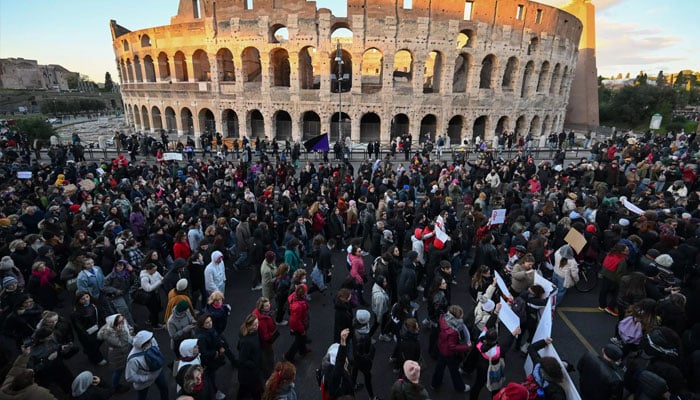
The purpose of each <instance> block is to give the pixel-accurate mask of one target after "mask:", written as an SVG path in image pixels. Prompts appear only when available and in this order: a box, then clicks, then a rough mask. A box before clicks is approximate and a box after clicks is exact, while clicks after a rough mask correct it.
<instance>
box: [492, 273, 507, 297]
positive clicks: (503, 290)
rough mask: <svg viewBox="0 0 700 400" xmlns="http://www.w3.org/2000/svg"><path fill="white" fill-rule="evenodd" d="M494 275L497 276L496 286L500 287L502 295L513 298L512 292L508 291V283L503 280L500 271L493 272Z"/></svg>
mask: <svg viewBox="0 0 700 400" xmlns="http://www.w3.org/2000/svg"><path fill="white" fill-rule="evenodd" d="M493 273H494V274H496V285H498V288H499V289H501V293H503V296H505V297H511V294H510V290H508V286H507V285H506V281H504V280H503V277H501V274H499V273H498V271H493Z"/></svg>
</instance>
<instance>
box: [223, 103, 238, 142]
mask: <svg viewBox="0 0 700 400" xmlns="http://www.w3.org/2000/svg"><path fill="white" fill-rule="evenodd" d="M221 120H222V121H223V128H224V132H223V133H224V136H226V137H227V138H239V137H240V129H239V124H238V114H236V112H235V111H233V110H231V109H230V108H227V109H225V110H224V111H223V112H222V113H221Z"/></svg>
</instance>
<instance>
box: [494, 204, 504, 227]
mask: <svg viewBox="0 0 700 400" xmlns="http://www.w3.org/2000/svg"><path fill="white" fill-rule="evenodd" d="M504 222H506V209H505V208H502V209H500V210H493V212H492V213H491V225H499V224H502V223H504Z"/></svg>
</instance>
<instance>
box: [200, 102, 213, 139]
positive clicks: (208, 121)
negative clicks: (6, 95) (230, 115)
mask: <svg viewBox="0 0 700 400" xmlns="http://www.w3.org/2000/svg"><path fill="white" fill-rule="evenodd" d="M198 118H199V132H200V134H203V133H210V134H211V135H212V136H213V135H214V134H215V133H216V118H215V117H214V113H213V112H212V111H211V110H210V109H208V108H202V109H201V110H199V115H198Z"/></svg>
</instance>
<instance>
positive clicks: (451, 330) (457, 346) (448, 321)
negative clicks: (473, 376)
mask: <svg viewBox="0 0 700 400" xmlns="http://www.w3.org/2000/svg"><path fill="white" fill-rule="evenodd" d="M463 316H464V311H463V310H462V307H460V306H457V305H451V306H450V307H449V308H448V310H447V312H446V313H445V314H443V315H442V316H441V317H440V335H439V337H438V350H439V351H440V358H439V359H438V362H437V365H436V366H435V372H434V373H433V379H432V383H431V385H432V387H433V388H434V389H435V390H438V389H439V387H440V386H441V384H442V378H443V375H444V373H445V368H448V369H449V371H450V377H451V378H452V386H453V387H454V389H455V391H456V392H458V393H462V392H468V391H469V390H470V389H471V387H470V386H469V385H467V384H465V383H464V381H463V380H462V375H461V374H460V373H459V364H460V363H461V361H462V358H463V357H464V356H465V355H466V353H467V352H468V351H469V350H470V348H471V341H470V337H469V330H468V329H467V327H466V326H465V325H464V322H463V321H462V317H463Z"/></svg>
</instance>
